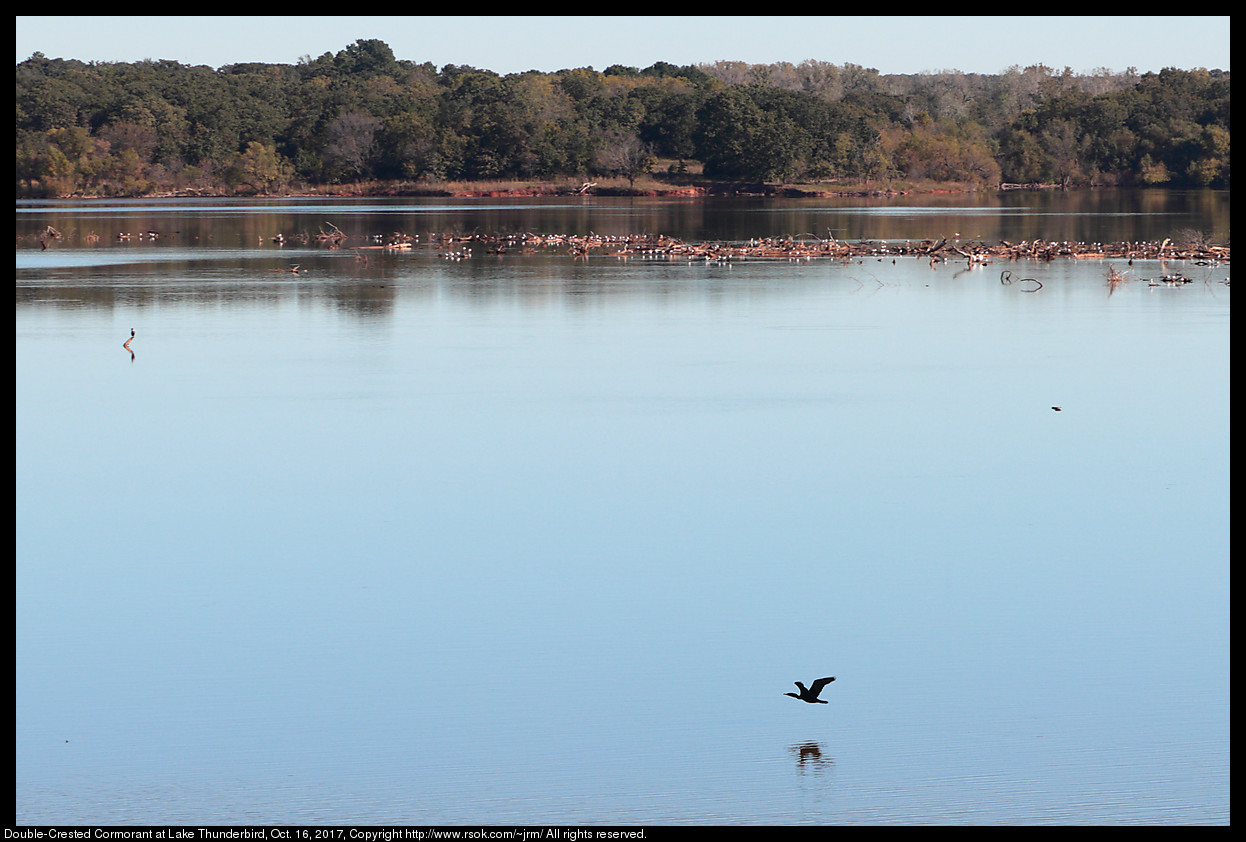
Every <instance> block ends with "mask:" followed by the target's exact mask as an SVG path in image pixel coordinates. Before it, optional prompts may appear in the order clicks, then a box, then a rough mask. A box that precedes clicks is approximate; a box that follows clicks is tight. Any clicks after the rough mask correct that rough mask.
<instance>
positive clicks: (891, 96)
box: [16, 39, 1229, 197]
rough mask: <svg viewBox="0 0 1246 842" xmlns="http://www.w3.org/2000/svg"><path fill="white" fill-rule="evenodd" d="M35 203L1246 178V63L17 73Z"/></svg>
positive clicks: (318, 65) (168, 64)
mask: <svg viewBox="0 0 1246 842" xmlns="http://www.w3.org/2000/svg"><path fill="white" fill-rule="evenodd" d="M16 70H17V98H16V112H17V144H16V152H17V193H18V196H19V197H21V196H59V195H141V194H147V193H152V192H159V191H203V192H259V193H267V192H273V191H280V190H287V189H292V188H294V187H296V186H299V185H304V186H306V185H317V186H319V185H335V184H348V183H354V182H369V181H372V182H376V181H381V182H406V183H419V182H438V181H480V180H540V179H556V178H585V179H588V178H596V177H605V176H610V177H622V178H626V179H628V180H629V182H634V180H635V179H636V178H638V177H640V176H642V175H646V174H649V175H651V176H654V177H664V178H668V179H672V180H679V179H686V178H688V173H689V172H697V171H699V172H700V174H701V177H703V178H705V179H712V180H717V181H735V182H747V183H756V182H771V183H789V184H791V183H819V182H821V183H827V182H830V183H839V184H858V185H870V184H887V183H894V182H896V181H904V182H926V183H935V182H939V183H945V182H953V183H961V184H966V185H972V186H985V187H994V186H998V185H999V184H1001V183H1018V184H1034V183H1042V184H1058V185H1061V186H1065V187H1069V186H1081V185H1166V186H1174V187H1217V188H1227V187H1228V186H1229V73H1228V72H1227V71H1220V70H1204V69H1194V70H1179V69H1172V68H1170V69H1165V70H1162V71H1160V72H1159V73H1145V74H1137V73H1136V72H1134V71H1132V70H1129V71H1125V72H1123V73H1113V72H1110V71H1107V70H1102V71H1096V72H1092V73H1090V74H1074V73H1073V72H1072V71H1070V70H1069V69H1067V68H1066V69H1065V70H1063V71H1056V70H1054V69H1052V68H1048V67H1045V66H1043V65H1036V66H1032V67H1027V68H1024V69H1022V68H1017V67H1014V68H1010V69H1008V70H1006V71H1004V72H1003V73H1000V74H996V75H982V74H966V73H960V72H956V71H946V72H941V73H926V74H917V75H883V74H880V73H879V72H878V71H877V70H875V69H872V68H864V67H860V66H857V65H853V64H844V65H835V64H831V63H827V62H820V61H807V62H801V63H800V64H796V65H793V64H789V63H776V64H770V65H757V64H746V63H743V62H727V61H723V62H716V63H713V64H700V65H687V66H676V65H672V64H668V63H665V62H658V63H655V64H653V65H652V66H650V67H647V68H644V69H638V68H633V67H625V66H621V65H615V66H612V67H608V68H606V69H605V70H603V71H596V70H593V69H592V68H587V67H585V68H574V69H566V70H559V71H557V72H552V73H545V72H537V71H529V72H526V73H515V74H508V75H504V76H503V75H499V74H497V73H495V72H492V71H490V70H485V69H480V68H475V67H469V66H456V65H446V66H444V67H442V68H440V69H438V68H436V67H434V66H433V65H432V64H431V63H427V62H425V63H423V64H419V63H415V62H412V61H405V60H399V59H397V58H396V57H395V56H394V54H393V52H392V50H391V49H390V48H389V47H388V46H387V45H386V44H385V43H384V42H382V41H379V40H369V39H365V40H359V41H356V42H355V43H353V44H351V45H349V46H347V47H346V48H344V49H342V50H341V51H339V52H337V53H325V54H324V55H321V56H320V57H318V58H311V57H310V56H305V57H303V58H302V59H300V60H299V61H298V63H297V64H294V65H288V64H263V63H251V64H234V65H227V66H224V67H221V68H219V69H213V68H210V67H206V66H189V65H183V64H180V63H178V62H173V61H150V60H148V61H140V62H134V63H101V62H81V61H77V60H72V59H59V58H57V59H49V58H47V57H46V56H45V55H43V54H42V53H35V54H34V55H32V56H31V57H30V58H29V59H27V60H25V61H22V62H20V63H18V64H17V68H16Z"/></svg>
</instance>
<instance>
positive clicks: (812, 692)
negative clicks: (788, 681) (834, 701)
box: [783, 675, 835, 705]
mask: <svg viewBox="0 0 1246 842" xmlns="http://www.w3.org/2000/svg"><path fill="white" fill-rule="evenodd" d="M834 680H835V676H833V675H832V676H831V677H830V678H819V679H818V680H817V681H815V682H813V686H812V687H805V685H803V684H801V683H800V682H799V681H797V682H794V683H795V684H796V686H797V687H799V688H800V693H784V694H783V695H784V696H791V697H792V698H793V699H800V700H801V701H802V702H808V703H809V704H811V705H814V704H817V705H827V704H830V702H825V701H823V700H822V699H819V698H818V694H819V693H821V692H822V688H823V687H825V686H826V685H828V684H830V683H831V682H832V681H834Z"/></svg>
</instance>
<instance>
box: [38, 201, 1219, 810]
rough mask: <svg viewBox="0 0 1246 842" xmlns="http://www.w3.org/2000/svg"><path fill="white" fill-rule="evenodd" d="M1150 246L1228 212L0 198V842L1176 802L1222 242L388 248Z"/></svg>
mask: <svg viewBox="0 0 1246 842" xmlns="http://www.w3.org/2000/svg"><path fill="white" fill-rule="evenodd" d="M326 223H328V224H332V225H333V226H335V227H337V228H340V229H341V230H343V231H345V232H348V233H350V234H351V235H352V237H353V238H354V239H353V240H352V243H362V242H364V241H363V240H362V239H361V238H362V237H363V236H365V235H371V234H388V233H390V232H392V231H404V232H406V233H409V234H419V235H420V236H421V246H420V247H417V248H416V249H414V250H412V251H411V252H409V253H393V254H381V253H377V252H372V253H370V254H369V256H368V258H367V260H366V261H364V260H362V259H360V257H359V253H356V252H353V251H351V250H349V249H343V250H329V249H325V248H321V247H317V246H315V245H299V244H297V243H296V242H294V241H293V239H292V238H293V237H295V236H296V235H298V234H300V233H315V232H316V231H317V230H320V229H321V228H322V227H323V226H324V225H325V224H326ZM46 225H53V226H55V227H56V228H57V229H58V230H60V231H61V232H62V234H63V235H64V237H63V239H62V240H61V241H58V242H55V243H53V244H52V245H51V246H50V247H49V248H48V249H47V250H41V249H40V248H39V245H38V243H37V242H33V240H32V237H31V235H32V233H33V232H36V231H39V230H41V229H42V228H43V227H44V226H46ZM1183 228H1197V229H1200V230H1204V231H1207V232H1208V233H1212V234H1213V235H1214V236H1215V237H1216V238H1217V239H1219V240H1220V241H1222V242H1227V241H1228V239H1229V236H1228V235H1229V231H1228V228H1229V197H1228V194H1227V193H1190V194H1164V193H1160V192H1150V193H1146V194H1124V193H1121V194H1118V193H1107V192H1105V193H1092V194H1078V195H1072V196H1069V195H1059V194H1019V193H1018V194H1005V195H1003V196H1000V197H996V196H990V197H989V198H984V197H970V198H966V197H952V198H945V199H921V200H915V199H914V198H912V197H898V198H892V199H887V200H865V199H861V200H848V199H845V200H835V201H830V200H822V201H815V200H800V201H795V200H793V201H785V202H784V201H761V200H757V201H752V200H736V201H725V200H724V201H717V200H715V201H709V200H707V201H658V200H634V201H633V200H621V199H620V200H606V199H579V198H575V199H565V200H543V201H532V200H525V201H503V200H490V199H481V200H470V201H449V200H413V201H397V200H395V201H376V200H368V201H358V202H351V201H345V200H332V201H324V200H321V201H315V200H280V201H260V200H257V201H252V202H215V201H167V202H142V201H136V202H83V203H55V202H54V203H19V204H18V206H17V229H18V246H17V250H16V255H17V258H16V348H17V365H16V372H17V374H16V381H17V386H16V400H17V409H16V419H17V423H16V450H15V454H16V488H17V492H16V494H17V515H16V524H17V527H16V599H15V608H16V708H17V714H16V758H17V766H16V768H17V784H16V821H17V823H18V824H57V825H70V824H75V823H88V824H192V825H212V824H399V825H441V824H448V825H459V824H470V825H536V824H558V825H578V824H612V825H617V824H628V825H655V826H657V825H693V824H747V825H762V824H780V825H801V824H885V823H894V824H997V823H1003V824H1046V823H1051V824H1101V823H1113V824H1118V823H1123V824H1134V823H1138V824H1151V823H1171V824H1204V823H1205V824H1227V823H1228V822H1229V778H1230V767H1229V730H1230V729H1229V718H1230V713H1229V704H1230V703H1229V696H1230V693H1229V632H1230V620H1229V612H1230V597H1229V586H1230V577H1229V540H1230V533H1229V494H1230V487H1229V483H1230V479H1229V476H1230V475H1229V351H1230V339H1229V336H1230V326H1229V299H1230V288H1229V285H1228V276H1229V271H1228V266H1227V264H1226V265H1219V266H1204V265H1194V264H1192V263H1169V264H1166V265H1163V266H1161V265H1160V264H1158V263H1148V262H1145V261H1138V262H1135V264H1134V265H1132V266H1123V265H1118V266H1115V267H1114V268H1116V269H1118V270H1120V271H1123V272H1126V273H1127V277H1128V278H1129V280H1128V281H1127V282H1125V283H1121V284H1116V285H1111V286H1109V285H1108V284H1107V282H1106V280H1105V279H1106V272H1107V266H1106V264H1105V263H1104V262H1103V261H1096V260H1067V261H1063V262H1061V261H1055V262H1051V263H1042V264H1038V263H1017V264H1003V265H1001V264H994V265H987V266H983V267H978V268H974V269H969V268H967V267H966V265H964V264H963V263H942V264H936V265H933V266H932V265H931V264H930V263H929V262H928V261H923V260H918V259H911V258H909V259H905V258H901V259H898V260H895V261H893V260H891V259H890V258H888V259H886V260H868V259H867V260H854V261H849V262H839V261H829V260H823V261H811V262H795V263H789V262H787V261H761V260H756V261H739V262H736V263H733V264H729V265H722V264H714V265H705V264H702V263H688V262H686V261H668V260H661V259H647V260H646V259H641V260H636V259H633V260H629V261H621V260H617V259H613V258H598V257H594V258H591V259H590V260H588V261H582V260H575V259H573V258H572V257H570V256H568V255H566V254H563V253H559V252H553V253H541V254H533V255H527V256H524V255H507V256H504V257H497V256H494V255H489V254H487V253H486V252H485V250H484V249H480V248H478V249H477V250H476V251H475V253H474V254H473V255H472V256H471V257H469V258H467V259H462V260H448V259H446V258H444V257H442V256H439V255H438V254H437V253H436V251H435V250H434V249H433V248H431V247H429V246H427V245H425V244H427V243H429V241H430V237H431V235H432V234H433V233H438V232H446V231H459V232H462V233H470V232H472V231H474V230H479V231H483V232H523V231H533V232H537V233H563V232H566V233H579V234H583V233H588V232H590V231H591V232H596V233H598V234H621V233H641V232H650V233H658V232H660V233H666V234H670V235H673V236H677V237H682V238H685V239H690V240H693V239H747V238H749V237H753V236H776V235H777V236H785V235H788V234H791V235H797V236H799V235H801V234H806V235H807V234H814V235H817V236H823V235H825V234H826V233H827V232H828V231H830V232H833V233H835V234H836V236H838V237H840V238H841V239H858V238H872V239H877V238H888V239H904V238H921V237H928V236H936V237H937V236H945V235H946V236H952V235H955V234H960V235H961V237H963V238H982V239H984V240H986V241H988V242H989V241H992V240H993V239H998V238H1004V239H1026V238H1032V237H1038V236H1042V237H1045V238H1047V239H1049V240H1056V239H1068V240H1086V241H1095V240H1100V241H1107V240H1124V239H1161V238H1163V237H1164V236H1171V235H1172V234H1173V233H1174V232H1175V231H1177V230H1180V229H1183ZM148 229H154V230H158V231H160V232H161V234H162V236H161V237H160V239H159V240H157V241H154V242H152V241H138V240H135V239H131V240H129V241H118V240H117V239H116V234H117V233H119V232H138V231H145V230H148ZM91 233H94V234H96V235H98V237H99V239H98V241H92V240H91V238H89V237H88V235H89V234H91ZM278 233H283V234H284V235H285V236H286V237H287V244H286V245H284V246H278V245H275V244H274V243H273V242H272V237H273V236H274V235H275V234H278ZM291 264H298V265H299V266H300V267H302V269H304V270H305V273H304V274H299V275H293V274H290V273H288V272H287V273H280V272H278V271H275V270H280V269H282V268H286V267H289V266H290V265H291ZM1004 269H1009V270H1011V271H1012V272H1013V273H1014V275H1017V276H1019V275H1024V276H1026V277H1030V278H1034V279H1035V280H1036V281H1037V282H1038V284H1041V288H1036V287H1038V284H1034V283H1030V284H1017V283H1013V284H1004V283H1001V271H1003V270H1004ZM1166 272H1181V273H1184V274H1185V275H1186V276H1188V277H1190V278H1191V279H1192V283H1188V284H1182V285H1169V284H1164V283H1160V282H1157V281H1155V279H1156V278H1159V277H1160V276H1162V275H1163V274H1165V273H1166ZM131 329H133V330H134V331H135V339H134V340H133V342H132V343H131V344H130V350H127V349H125V348H123V347H122V343H123V342H124V341H125V340H126V339H128V338H129V336H130V331H131ZM131 352H132V353H131ZM1053 406H1059V407H1060V408H1061V409H1060V411H1054V410H1053V409H1052V407H1053ZM824 675H827V676H829V675H834V676H836V677H837V680H836V682H835V683H833V684H831V685H830V686H829V687H827V688H826V689H825V690H824V691H823V693H822V698H823V699H824V700H826V701H827V702H829V704H827V705H810V704H805V703H803V702H800V701H797V700H795V699H792V698H788V697H785V696H784V693H786V692H788V691H792V690H794V689H795V688H794V686H793V682H794V681H797V680H799V681H802V682H804V683H806V684H808V683H810V682H811V681H812V680H813V679H815V678H818V677H820V676H824Z"/></svg>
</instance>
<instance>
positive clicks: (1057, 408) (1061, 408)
mask: <svg viewBox="0 0 1246 842" xmlns="http://www.w3.org/2000/svg"><path fill="white" fill-rule="evenodd" d="M1052 409H1054V410H1055V411H1056V412H1063V411H1064V407H1062V406H1053V407H1052Z"/></svg>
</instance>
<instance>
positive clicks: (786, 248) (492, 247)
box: [440, 233, 1229, 264]
mask: <svg viewBox="0 0 1246 842" xmlns="http://www.w3.org/2000/svg"><path fill="white" fill-rule="evenodd" d="M440 243H441V247H442V248H445V247H446V246H448V245H449V244H450V243H455V244H463V243H479V244H481V245H483V246H485V247H486V248H487V250H488V252H489V253H490V254H498V255H502V254H509V253H528V254H530V253H534V252H536V251H537V250H541V249H555V250H563V251H565V252H566V253H567V254H570V255H571V256H573V257H576V258H587V257H589V256H594V255H600V256H605V257H618V258H630V257H666V258H669V259H687V260H707V261H728V260H746V259H785V260H814V259H818V258H838V259H848V258H865V257H876V258H882V257H919V258H925V259H928V260H931V261H932V262H933V261H960V260H964V261H966V262H968V263H970V264H981V263H992V262H996V261H1012V260H1044V261H1046V260H1056V259H1058V258H1074V259H1085V260H1109V259H1111V260H1125V261H1127V262H1132V261H1134V260H1193V261H1199V262H1207V263H1227V262H1228V261H1229V247H1228V246H1198V247H1181V248H1179V247H1177V246H1175V245H1174V244H1173V242H1172V240H1171V239H1168V238H1165V239H1164V240H1163V241H1161V242H1158V243H1155V242H1121V243H1071V242H1064V241H1062V242H1053V241H1047V240H1041V239H1039V240H1024V241H1021V242H1018V243H1012V242H1009V241H1007V240H1000V241H999V242H998V243H997V244H994V245H988V244H985V243H982V242H980V241H968V242H962V241H960V240H959V239H952V240H949V239H948V238H947V237H940V238H938V239H925V240H918V241H913V240H905V241H904V242H896V241H884V240H860V241H858V242H855V243H853V242H848V241H845V240H839V239H836V238H835V237H826V238H820V237H815V236H813V235H809V234H802V235H800V236H789V237H760V238H756V237H755V238H753V239H751V240H748V241H747V242H722V241H716V242H699V243H698V242H686V241H683V240H679V239H676V238H674V237H668V236H666V235H664V234H629V235H600V234H594V233H589V234H584V235H577V234H533V233H525V234H498V235H489V234H480V233H473V234H470V235H455V236H451V235H442V237H441V238H440Z"/></svg>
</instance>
